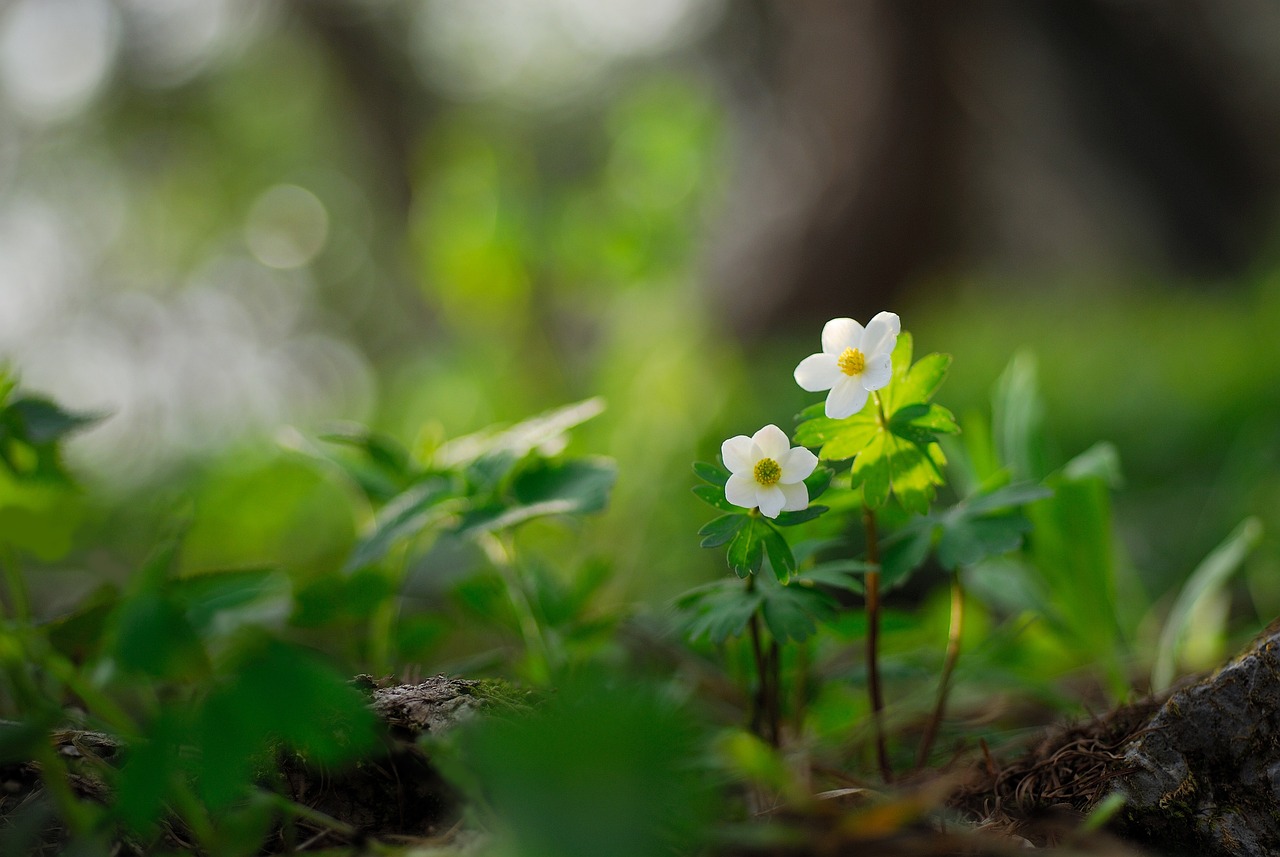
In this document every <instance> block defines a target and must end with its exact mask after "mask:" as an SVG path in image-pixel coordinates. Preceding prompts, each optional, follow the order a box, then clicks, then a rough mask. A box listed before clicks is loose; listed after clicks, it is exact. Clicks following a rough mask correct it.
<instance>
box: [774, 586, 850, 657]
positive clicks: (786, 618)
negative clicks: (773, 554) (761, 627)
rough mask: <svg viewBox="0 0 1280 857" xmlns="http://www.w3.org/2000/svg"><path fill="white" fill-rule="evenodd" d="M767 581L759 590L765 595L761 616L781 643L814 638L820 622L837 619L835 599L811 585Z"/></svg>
mask: <svg viewBox="0 0 1280 857" xmlns="http://www.w3.org/2000/svg"><path fill="white" fill-rule="evenodd" d="M764 580H767V581H769V582H768V583H763V584H762V585H761V586H760V587H759V591H760V594H761V595H762V596H763V604H762V605H761V608H760V613H761V615H762V616H763V617H764V621H765V625H766V626H768V628H769V633H771V634H772V635H773V636H774V639H776V640H777V641H778V642H779V643H785V642H787V641H788V640H794V641H796V642H797V643H799V642H803V641H804V640H807V639H808V638H809V637H810V636H812V635H813V632H814V631H816V630H817V624H818V623H819V622H828V621H830V620H831V619H833V618H835V615H836V608H837V603H836V600H835V599H834V598H832V597H831V596H830V595H829V594H828V593H826V592H824V591H822V590H821V589H819V588H817V587H815V586H814V585H813V584H812V583H811V582H809V581H805V580H800V579H797V580H796V581H794V582H792V583H789V584H782V583H779V582H776V581H773V580H771V579H770V578H768V577H766V578H764Z"/></svg>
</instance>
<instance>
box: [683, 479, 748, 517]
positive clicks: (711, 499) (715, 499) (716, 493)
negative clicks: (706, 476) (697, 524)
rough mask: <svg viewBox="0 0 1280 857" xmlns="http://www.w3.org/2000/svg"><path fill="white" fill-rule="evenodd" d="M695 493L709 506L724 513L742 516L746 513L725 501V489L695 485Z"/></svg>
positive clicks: (739, 507)
mask: <svg viewBox="0 0 1280 857" xmlns="http://www.w3.org/2000/svg"><path fill="white" fill-rule="evenodd" d="M693 493H694V494H696V495H697V497H698V499H699V500H701V501H702V502H704V503H706V504H707V505H708V506H714V507H715V508H717V509H719V510H720V511H722V512H737V513H738V514H742V513H743V512H745V511H746V509H743V508H742V507H741V506H735V505H733V504H732V503H730V502H729V501H728V500H727V499H725V496H724V489H723V488H717V487H716V486H714V485H695V486H693Z"/></svg>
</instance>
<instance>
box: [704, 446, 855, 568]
mask: <svg viewBox="0 0 1280 857" xmlns="http://www.w3.org/2000/svg"><path fill="white" fill-rule="evenodd" d="M693 471H694V473H695V474H697V476H698V478H700V479H702V480H704V481H705V482H707V483H708V484H706V485H696V486H694V489H693V493H694V494H696V495H697V496H698V498H699V499H700V500H702V501H703V502H705V503H706V504H707V505H709V506H713V507H714V508H716V509H719V510H720V511H722V512H727V513H728V514H725V515H721V516H720V517H718V518H715V519H713V520H711V521H709V522H708V523H707V524H705V525H704V526H703V527H702V529H700V530H698V535H700V536H702V542H701V544H702V547H704V548H716V547H720V546H721V545H726V544H727V545H728V546H729V547H728V551H727V552H726V554H725V560H726V561H727V562H728V564H729V568H730V569H732V570H733V573H734V574H736V575H738V577H742V578H745V577H749V576H750V575H753V574H755V573H756V572H757V571H759V570H760V568H761V566H762V565H763V564H764V561H765V559H766V558H767V559H768V560H769V565H770V567H771V568H772V569H773V573H774V574H775V575H776V576H777V578H778V580H780V581H782V582H783V583H785V582H786V581H787V578H789V577H790V576H791V575H792V574H794V573H795V571H796V568H797V563H796V558H795V555H794V554H793V553H792V551H791V547H790V545H788V544H787V538H786V536H785V535H783V533H782V531H781V530H779V529H778V528H779V527H794V526H797V525H799V524H804V523H807V522H809V521H812V520H814V519H815V518H817V517H819V516H820V515H822V513H823V512H825V511H827V507H826V506H819V505H815V504H813V501H814V500H816V499H817V498H818V497H820V496H822V494H824V493H825V492H826V490H827V488H828V487H829V486H830V485H831V478H832V475H833V473H832V471H831V470H829V469H827V468H825V467H818V468H815V469H814V471H813V473H811V474H810V475H809V477H808V478H806V479H805V480H804V484H805V488H806V490H808V492H809V502H810V505H809V506H808V507H807V508H805V509H802V510H799V511H795V512H781V513H779V515H778V516H777V517H776V518H773V519H768V518H764V517H762V516H761V515H760V513H759V511H758V510H756V509H744V508H742V507H741V506H735V505H733V504H732V503H730V502H729V501H728V500H726V499H725V496H724V485H725V483H726V482H727V481H728V479H729V472H728V471H727V470H725V469H724V468H723V467H719V466H717V465H714V464H707V463H705V462H698V463H697V464H695V465H694V466H693Z"/></svg>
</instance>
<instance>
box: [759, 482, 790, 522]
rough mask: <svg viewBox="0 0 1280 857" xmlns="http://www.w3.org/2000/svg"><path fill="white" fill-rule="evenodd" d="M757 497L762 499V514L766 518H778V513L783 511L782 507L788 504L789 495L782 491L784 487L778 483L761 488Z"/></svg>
mask: <svg viewBox="0 0 1280 857" xmlns="http://www.w3.org/2000/svg"><path fill="white" fill-rule="evenodd" d="M756 495H757V499H758V500H759V501H760V514H761V515H764V516H765V517H766V518H776V517H778V513H779V512H781V511H782V507H783V506H785V505H787V495H786V494H783V493H782V489H781V488H779V487H778V486H777V485H770V486H769V487H768V488H761V489H760V490H759V491H757V492H756Z"/></svg>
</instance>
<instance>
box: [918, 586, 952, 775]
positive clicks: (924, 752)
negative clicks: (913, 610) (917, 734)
mask: <svg viewBox="0 0 1280 857" xmlns="http://www.w3.org/2000/svg"><path fill="white" fill-rule="evenodd" d="M963 633H964V586H963V584H961V582H960V573H959V572H958V571H957V572H953V573H952V575H951V627H950V629H949V630H948V631H947V654H946V658H945V659H944V660H943V662H942V676H941V678H939V679H938V701H937V704H936V705H934V708H933V715H932V716H931V717H930V718H929V722H928V723H927V724H926V725H925V730H924V738H923V739H922V740H921V741H920V751H919V753H917V755H916V768H923V767H924V766H925V763H926V762H928V761H929V751H930V750H932V749H933V742H934V741H935V740H936V739H937V737H938V727H939V726H941V725H942V715H943V714H944V713H945V711H946V708H947V693H948V692H949V691H950V689H951V673H952V672H953V671H954V670H955V668H956V662H957V661H959V660H960V637H961V635H962V634H963Z"/></svg>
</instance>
